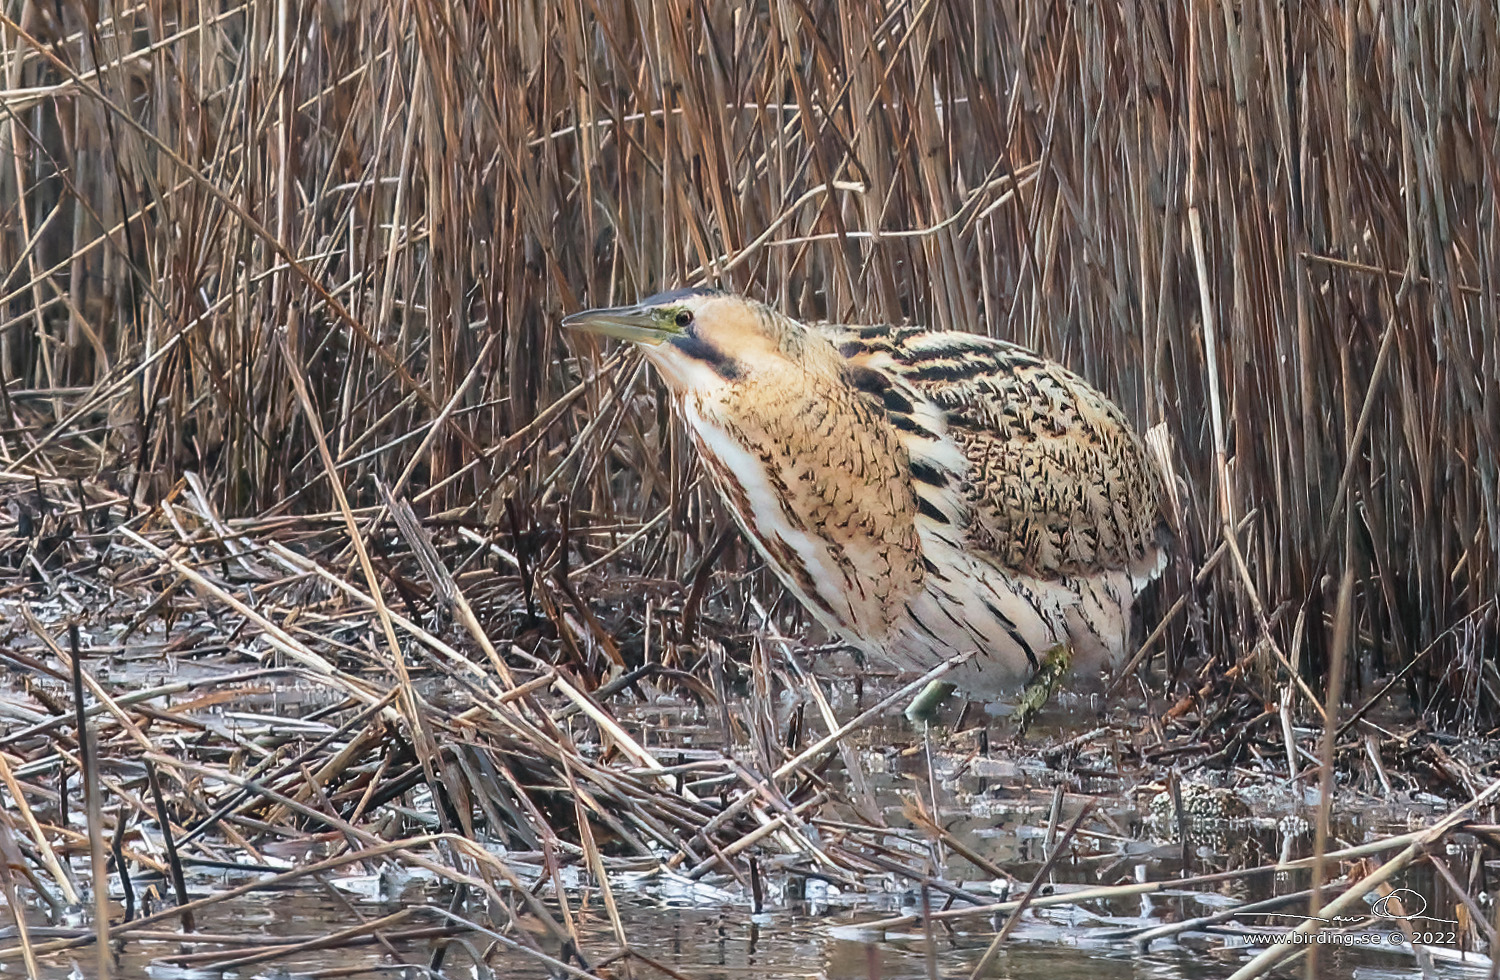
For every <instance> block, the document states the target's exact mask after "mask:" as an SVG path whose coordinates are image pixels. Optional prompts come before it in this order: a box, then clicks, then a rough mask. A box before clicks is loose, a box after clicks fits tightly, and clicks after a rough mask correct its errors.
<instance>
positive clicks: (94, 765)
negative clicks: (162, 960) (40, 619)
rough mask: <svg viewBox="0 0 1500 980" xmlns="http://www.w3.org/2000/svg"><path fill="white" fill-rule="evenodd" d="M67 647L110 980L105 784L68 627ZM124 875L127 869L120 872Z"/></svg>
mask: <svg viewBox="0 0 1500 980" xmlns="http://www.w3.org/2000/svg"><path fill="white" fill-rule="evenodd" d="M68 646H69V648H70V650H71V652H72V655H73V664H72V667H73V711H74V724H75V725H76V726H77V732H78V762H79V766H78V778H79V779H80V780H82V781H83V800H84V809H85V813H86V814H87V817H88V828H89V866H90V875H89V878H90V880H89V889H90V890H91V891H92V892H93V893H94V933H95V937H96V942H97V948H96V952H97V954H98V955H97V959H96V963H97V966H98V970H99V977H100V980H109V975H110V972H111V971H110V956H109V868H108V865H107V864H106V862H105V857H104V801H103V800H102V799H101V798H100V797H101V796H102V794H103V789H104V787H103V784H102V783H101V782H100V780H99V748H98V746H97V745H96V744H95V742H94V730H93V728H91V727H90V726H89V723H88V719H87V717H86V716H85V715H84V709H83V653H82V651H81V650H80V644H79V642H78V627H77V625H70V626H69V627H68ZM120 874H121V875H124V874H125V869H124V868H121V869H120Z"/></svg>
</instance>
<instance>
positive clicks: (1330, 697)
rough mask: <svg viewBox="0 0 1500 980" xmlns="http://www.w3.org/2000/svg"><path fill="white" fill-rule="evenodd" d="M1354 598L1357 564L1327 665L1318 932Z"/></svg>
mask: <svg viewBox="0 0 1500 980" xmlns="http://www.w3.org/2000/svg"><path fill="white" fill-rule="evenodd" d="M1353 601H1354V567H1353V565H1352V564H1346V565H1345V566H1344V576H1343V580H1342V581H1341V582H1340V583H1339V598H1338V609H1337V610H1336V612H1335V616H1334V630H1333V650H1332V656H1331V659H1330V662H1329V665H1328V692H1327V699H1326V701H1325V702H1324V706H1323V710H1324V716H1323V742H1322V746H1321V748H1320V750H1319V753H1318V762H1319V765H1318V815H1317V826H1316V828H1315V831H1314V834H1313V855H1312V856H1313V865H1312V896H1311V897H1310V898H1309V899H1308V901H1307V915H1308V920H1309V921H1310V922H1313V923H1314V926H1313V930H1312V931H1313V932H1314V933H1316V931H1317V929H1318V927H1319V925H1321V920H1320V919H1319V916H1321V915H1322V909H1321V907H1320V906H1321V905H1322V902H1323V862H1324V857H1323V855H1324V852H1325V851H1327V850H1328V835H1329V833H1330V832H1331V827H1330V824H1331V822H1332V816H1333V793H1334V781H1333V752H1334V748H1335V740H1336V737H1337V733H1338V717H1339V704H1340V702H1341V700H1342V698H1343V695H1344V663H1345V658H1346V657H1347V655H1348V649H1349V642H1350V633H1351V630H1352V628H1353V625H1352V616H1353V613H1352V606H1353ZM1317 962H1318V950H1317V946H1316V945H1313V946H1310V947H1309V948H1308V953H1307V964H1308V965H1307V969H1308V976H1309V977H1313V978H1314V980H1315V973H1314V971H1316V969H1317Z"/></svg>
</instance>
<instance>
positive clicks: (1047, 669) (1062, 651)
mask: <svg viewBox="0 0 1500 980" xmlns="http://www.w3.org/2000/svg"><path fill="white" fill-rule="evenodd" d="M1072 666H1073V648H1072V647H1070V646H1068V645H1067V644H1066V643H1059V644H1058V645H1057V646H1055V647H1053V648H1052V649H1050V650H1048V651H1047V652H1046V654H1045V655H1043V657H1042V665H1041V666H1040V667H1038V668H1037V671H1036V676H1034V677H1032V678H1031V680H1030V681H1028V682H1027V683H1026V687H1025V688H1023V689H1022V691H1021V697H1020V699H1019V700H1018V701H1017V702H1016V715H1015V717H1016V730H1017V731H1018V732H1021V733H1023V734H1024V733H1025V731H1026V729H1027V728H1029V727H1031V723H1032V722H1033V721H1035V720H1036V716H1037V714H1038V713H1039V712H1040V711H1041V710H1042V709H1043V708H1044V707H1046V706H1047V702H1048V701H1051V700H1052V695H1053V694H1055V693H1057V689H1058V687H1060V686H1061V685H1062V681H1063V679H1064V678H1065V677H1067V676H1068V671H1069V668H1071V667H1072ZM907 710H908V711H910V709H907Z"/></svg>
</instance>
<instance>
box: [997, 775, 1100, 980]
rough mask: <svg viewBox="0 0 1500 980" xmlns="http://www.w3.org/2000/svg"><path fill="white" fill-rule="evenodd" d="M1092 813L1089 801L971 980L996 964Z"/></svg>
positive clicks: (998, 934) (1022, 897)
mask: <svg viewBox="0 0 1500 980" xmlns="http://www.w3.org/2000/svg"><path fill="white" fill-rule="evenodd" d="M1092 812H1094V801H1093V800H1089V801H1088V802H1087V803H1085V804H1084V806H1083V809H1082V810H1080V811H1079V813H1078V816H1076V817H1074V818H1073V822H1072V823H1071V824H1069V825H1068V829H1067V831H1066V832H1065V833H1064V834H1063V836H1062V840H1060V841H1058V843H1057V847H1056V848H1054V849H1053V851H1052V853H1051V854H1049V855H1047V860H1046V861H1044V862H1043V863H1042V866H1041V867H1040V868H1038V869H1037V872H1036V875H1035V876H1033V877H1032V879H1031V884H1030V885H1028V886H1027V887H1026V894H1024V895H1022V896H1021V900H1020V901H1018V902H1017V903H1016V907H1015V911H1013V912H1011V913H1010V916H1009V917H1008V918H1007V919H1006V920H1005V925H1003V926H1001V928H1000V931H999V932H997V933H996V934H995V938H994V939H992V940H990V944H989V946H988V947H986V948H985V951H984V955H983V956H981V957H980V958H979V962H978V963H977V964H975V966H974V970H973V972H972V973H970V974H969V980H979V978H980V977H981V976H983V975H984V973H985V972H986V971H987V970H988V969H989V968H990V964H992V963H994V962H995V957H996V956H997V955H999V953H1000V947H1001V946H1003V945H1005V941H1006V940H1007V939H1009V938H1010V934H1011V933H1012V932H1014V931H1015V929H1016V926H1017V925H1019V924H1020V922H1021V914H1022V913H1023V912H1025V911H1026V908H1027V906H1029V905H1030V904H1031V903H1032V900H1033V899H1034V898H1036V893H1037V889H1039V888H1041V887H1042V883H1043V882H1045V881H1046V880H1047V877H1048V875H1050V874H1051V873H1052V868H1053V866H1054V865H1055V864H1057V859H1058V858H1059V857H1061V856H1062V855H1063V853H1064V852H1065V851H1067V849H1068V844H1070V843H1071V842H1072V840H1073V835H1074V834H1076V833H1078V828H1079V827H1081V826H1083V822H1084V820H1086V819H1088V815H1089V814H1090V813H1092Z"/></svg>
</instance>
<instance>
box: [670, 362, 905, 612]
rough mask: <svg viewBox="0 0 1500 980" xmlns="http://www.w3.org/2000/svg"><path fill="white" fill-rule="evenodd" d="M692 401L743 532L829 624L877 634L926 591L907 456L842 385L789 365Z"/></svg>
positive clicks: (698, 438) (707, 455) (707, 461)
mask: <svg viewBox="0 0 1500 980" xmlns="http://www.w3.org/2000/svg"><path fill="white" fill-rule="evenodd" d="M681 404H682V416H683V420H684V422H685V423H686V424H687V426H688V428H689V429H690V430H691V431H692V433H693V436H694V441H695V442H696V443H697V446H698V450H699V454H700V457H701V458H702V460H703V463H704V466H705V468H706V469H707V471H708V473H709V475H710V477H711V478H712V480H713V482H714V484H715V485H716V486H717V488H718V489H719V491H720V493H721V495H722V497H723V499H724V500H725V502H726V503H727V504H728V505H729V507H730V509H731V510H732V511H733V512H734V515H735V517H736V519H737V520H738V522H739V524H740V526H741V527H742V528H743V529H744V531H745V533H746V534H747V535H748V536H749V537H750V539H751V540H752V541H753V542H754V543H755V544H756V546H757V548H758V549H759V550H760V551H761V552H762V554H764V555H765V557H766V559H767V561H768V562H769V564H770V566H771V567H772V568H773V569H775V570H776V571H777V573H778V575H779V576H780V577H781V579H782V581H783V583H784V584H785V585H786V586H787V587H788V588H790V589H791V590H792V591H793V592H794V593H795V594H796V595H798V596H799V598H801V599H802V600H803V602H804V604H805V605H806V606H807V607H808V608H809V609H811V610H813V611H814V612H815V613H816V614H817V616H818V618H819V619H820V620H822V621H823V622H824V624H825V625H826V626H828V627H830V628H832V629H835V630H837V631H839V632H841V633H843V634H844V635H846V636H848V635H852V634H866V635H867V633H866V631H867V630H868V629H870V628H875V627H879V626H880V624H882V623H884V622H886V620H887V617H889V616H890V615H892V614H893V612H894V610H895V609H896V608H897V607H898V605H899V603H897V602H896V601H895V600H896V598H897V597H899V596H902V595H907V594H911V593H913V592H914V591H915V590H916V589H918V588H920V585H921V581H922V576H923V566H922V564H921V558H922V554H921V546H920V544H919V542H918V539H917V535H916V531H915V528H914V519H915V516H916V509H917V501H916V498H915V495H914V493H913V492H912V489H911V486H910V480H909V478H908V473H907V467H908V460H907V455H906V450H905V448H904V447H903V445H902V443H901V440H900V438H899V435H898V433H897V432H896V430H895V428H894V427H893V426H892V425H891V424H890V423H889V422H888V421H887V420H886V419H885V418H884V417H883V416H882V415H880V414H879V413H877V412H875V411H873V410H872V409H871V408H870V407H869V406H868V405H867V404H865V403H864V402H863V401H862V400H861V398H860V397H859V393H858V392H857V391H855V390H854V389H852V388H850V387H849V386H848V385H847V384H845V383H844V382H843V380H842V379H841V378H839V377H837V376H831V375H830V373H828V372H814V371H808V370H803V369H801V367H800V366H797V365H791V364H790V362H788V368H787V369H785V370H778V371H767V372H764V373H762V374H760V375H758V376H756V377H755V378H754V379H751V380H747V381H746V382H745V383H743V384H739V385H736V386H734V387H733V388H726V389H722V390H720V391H718V392H712V393H703V392H688V393H686V394H685V395H684V396H683V397H682V401H681Z"/></svg>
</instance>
